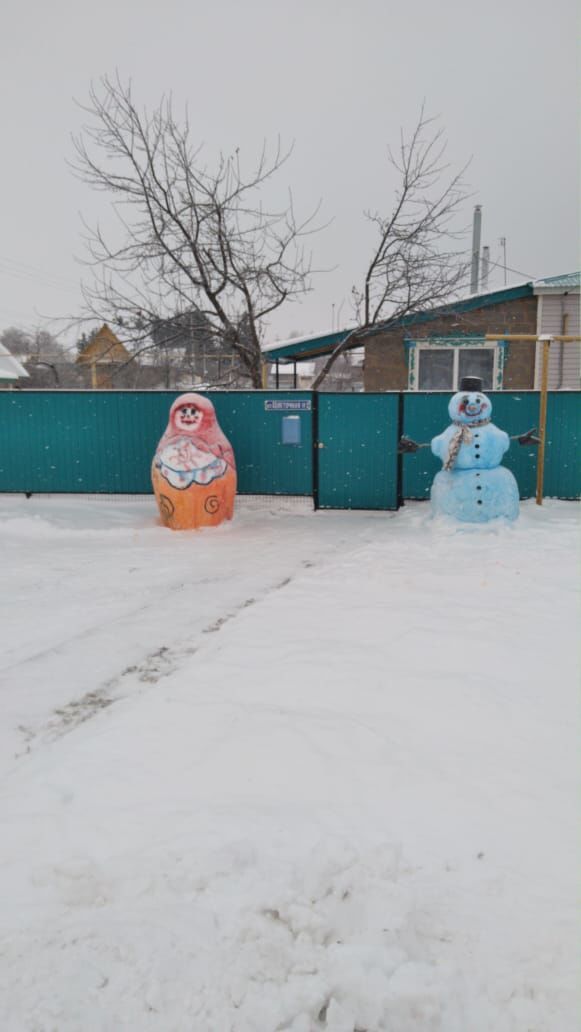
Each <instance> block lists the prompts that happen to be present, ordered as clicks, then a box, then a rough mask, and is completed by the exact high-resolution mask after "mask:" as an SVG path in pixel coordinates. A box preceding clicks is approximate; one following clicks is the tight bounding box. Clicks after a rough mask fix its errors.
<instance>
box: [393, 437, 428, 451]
mask: <svg viewBox="0 0 581 1032" xmlns="http://www.w3.org/2000/svg"><path fill="white" fill-rule="evenodd" d="M429 447H430V442H429V441H427V442H426V443H425V444H418V443H417V441H412V439H411V437H406V435H405V434H403V435H402V436H401V437H400V439H399V441H398V445H397V450H398V453H399V454H400V455H408V454H409V455H413V453H414V452H417V450H418V448H429Z"/></svg>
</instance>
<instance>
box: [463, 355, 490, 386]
mask: <svg viewBox="0 0 581 1032" xmlns="http://www.w3.org/2000/svg"><path fill="white" fill-rule="evenodd" d="M493 371H494V349H493V348H460V352H459V355H458V383H460V380H461V379H462V377H463V376H479V377H480V379H481V380H482V389H483V390H485V391H489V390H491V389H492V377H493Z"/></svg>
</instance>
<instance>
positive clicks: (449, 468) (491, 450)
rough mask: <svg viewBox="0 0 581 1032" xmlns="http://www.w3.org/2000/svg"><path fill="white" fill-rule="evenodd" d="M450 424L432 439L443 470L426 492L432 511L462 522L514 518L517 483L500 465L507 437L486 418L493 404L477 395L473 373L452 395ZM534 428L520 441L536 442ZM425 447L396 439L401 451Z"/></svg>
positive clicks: (479, 391)
mask: <svg viewBox="0 0 581 1032" xmlns="http://www.w3.org/2000/svg"><path fill="white" fill-rule="evenodd" d="M448 412H449V414H450V419H451V420H452V425H451V426H449V427H447V428H446V430H444V432H443V433H442V434H439V435H438V436H437V437H434V438H433V439H432V441H431V445H430V447H431V449H432V452H433V453H434V455H436V456H437V457H438V458H439V459H441V460H442V463H443V468H442V469H441V470H440V472H439V473H436V476H435V477H434V482H433V484H432V490H431V495H430V497H431V501H432V511H433V513H434V514H435V515H445V516H452V517H454V518H455V519H457V520H461V521H463V522H464V523H487V522H488V520H494V519H498V518H499V517H503V518H504V519H507V520H515V519H516V518H517V516H518V513H519V490H518V485H517V482H516V480H515V478H514V477H513V475H512V473H511V472H510V470H508V469H506V467H505V466H501V462H502V457H503V455H504V453H505V452H506V451H508V449H509V447H510V441H511V438H510V437H509V436H508V434H507V433H505V431H504V430H499V428H498V427H497V426H494V424H493V423H491V422H490V416H491V414H492V402H491V401H490V398H488V397H487V396H486V394H483V393H482V380H481V379H480V377H478V376H465V377H464V378H463V379H462V381H461V383H460V390H459V391H458V393H457V394H455V395H454V397H453V398H452V399H451V401H450V404H449V406H448ZM534 434H535V430H528V431H527V433H525V434H522V435H520V436H519V435H517V436H516V439H517V440H518V442H519V444H525V445H530V444H538V443H539V440H538V438H537V437H535V436H534ZM422 447H426V445H421V444H416V442H415V441H412V440H410V438H408V437H402V438H401V440H400V445H399V451H400V452H415V451H416V450H417V449H418V448H422Z"/></svg>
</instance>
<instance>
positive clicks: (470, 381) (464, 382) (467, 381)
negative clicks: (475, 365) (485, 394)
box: [460, 376, 482, 391]
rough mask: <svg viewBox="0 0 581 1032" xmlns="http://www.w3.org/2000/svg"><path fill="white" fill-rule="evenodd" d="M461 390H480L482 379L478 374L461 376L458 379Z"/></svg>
mask: <svg viewBox="0 0 581 1032" xmlns="http://www.w3.org/2000/svg"><path fill="white" fill-rule="evenodd" d="M460 390H461V391H481V390H482V380H481V379H480V377H479V376H463V377H462V379H461V380H460Z"/></svg>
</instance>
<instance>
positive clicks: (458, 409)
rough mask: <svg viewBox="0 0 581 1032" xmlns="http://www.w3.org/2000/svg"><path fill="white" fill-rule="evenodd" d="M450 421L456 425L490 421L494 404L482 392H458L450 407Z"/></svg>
mask: <svg viewBox="0 0 581 1032" xmlns="http://www.w3.org/2000/svg"><path fill="white" fill-rule="evenodd" d="M448 412H449V413H450V419H451V420H452V421H453V422H454V423H465V424H466V425H468V426H469V425H470V423H479V422H481V421H482V420H483V419H490V415H491V413H492V402H491V400H490V398H487V397H486V394H483V393H482V391H458V393H457V394H455V395H454V397H453V398H452V399H451V401H450V404H449V405H448Z"/></svg>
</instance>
